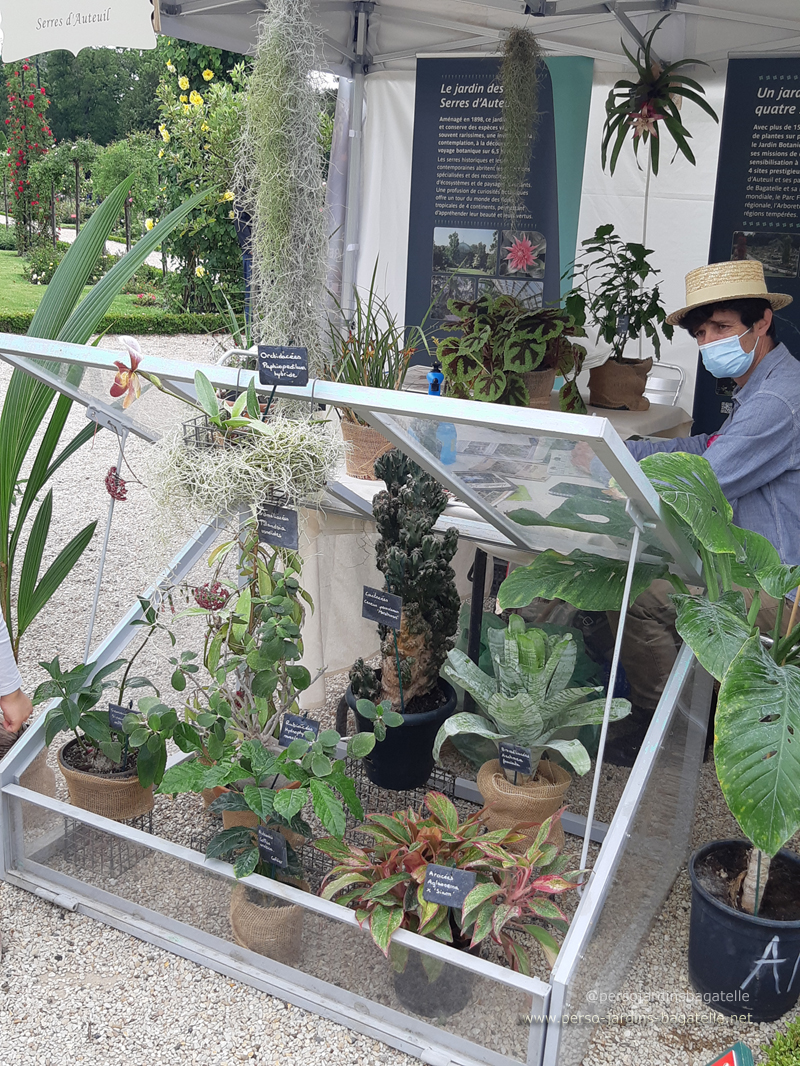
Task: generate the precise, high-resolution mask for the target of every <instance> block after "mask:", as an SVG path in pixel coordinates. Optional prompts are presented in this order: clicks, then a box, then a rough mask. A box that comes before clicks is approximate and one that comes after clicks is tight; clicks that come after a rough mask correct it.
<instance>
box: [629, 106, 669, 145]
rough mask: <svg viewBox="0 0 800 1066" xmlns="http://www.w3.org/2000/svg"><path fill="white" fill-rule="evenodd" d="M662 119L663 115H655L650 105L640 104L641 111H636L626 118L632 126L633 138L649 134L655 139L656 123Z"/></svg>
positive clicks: (656, 134)
mask: <svg viewBox="0 0 800 1066" xmlns="http://www.w3.org/2000/svg"><path fill="white" fill-rule="evenodd" d="M663 117H664V116H663V115H657V114H656V110H655V108H654V107H653V105H652V104H650V103H645V104H642V110H641V111H636V112H634V113H633V114H632V115H630V116H629V117H628V120H629V122H630V123H631V124H632V125H633V136H634V137H641V136H642V135H643V134H645V133H651V134H652V135H653V136H654V137H657V136H658V130H657V129H656V122H659V121H660V120H661V119H663Z"/></svg>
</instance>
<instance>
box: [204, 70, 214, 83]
mask: <svg viewBox="0 0 800 1066" xmlns="http://www.w3.org/2000/svg"><path fill="white" fill-rule="evenodd" d="M213 77H214V71H213V70H209V69H208V67H206V69H205V70H204V71H203V81H211V79H212V78H213Z"/></svg>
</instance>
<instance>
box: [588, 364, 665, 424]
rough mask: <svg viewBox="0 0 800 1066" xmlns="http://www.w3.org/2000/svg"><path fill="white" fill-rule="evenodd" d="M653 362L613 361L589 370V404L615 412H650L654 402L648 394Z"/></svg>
mask: <svg viewBox="0 0 800 1066" xmlns="http://www.w3.org/2000/svg"><path fill="white" fill-rule="evenodd" d="M652 369H653V360H652V359H626V360H624V362H622V363H618V362H617V361H616V360H615V359H609V360H608V361H607V362H605V363H603V365H602V366H593V367H592V369H591V370H590V371H589V404H590V406H592V407H606V408H608V409H609V410H612V411H647V410H649V408H650V401H649V400H648V399H647V397H646V396H645V395H644V390H645V389H646V388H647V375H648V374H649V373H650V371H651V370H652Z"/></svg>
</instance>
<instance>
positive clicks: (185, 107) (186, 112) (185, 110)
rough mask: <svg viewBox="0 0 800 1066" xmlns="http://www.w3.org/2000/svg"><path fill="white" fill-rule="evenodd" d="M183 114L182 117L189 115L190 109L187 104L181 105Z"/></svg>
mask: <svg viewBox="0 0 800 1066" xmlns="http://www.w3.org/2000/svg"><path fill="white" fill-rule="evenodd" d="M183 113H184V115H191V113H192V109H191V107H189V105H188V104H184V105H183Z"/></svg>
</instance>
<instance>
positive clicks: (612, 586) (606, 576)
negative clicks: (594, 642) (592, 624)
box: [497, 548, 668, 611]
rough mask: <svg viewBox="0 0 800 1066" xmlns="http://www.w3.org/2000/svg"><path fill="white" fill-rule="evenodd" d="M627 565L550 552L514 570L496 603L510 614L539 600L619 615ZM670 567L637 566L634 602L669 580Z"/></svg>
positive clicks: (582, 554) (577, 552) (576, 553)
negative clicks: (657, 583) (661, 580)
mask: <svg viewBox="0 0 800 1066" xmlns="http://www.w3.org/2000/svg"><path fill="white" fill-rule="evenodd" d="M627 567H628V564H627V562H624V561H621V560H617V559H604V558H603V557H602V556H601V555H591V554H589V553H588V552H583V551H580V550H579V549H577V548H576V549H575V551H573V552H570V554H569V555H560V554H559V553H558V552H556V551H553V550H552V549H548V550H547V551H545V552H542V553H541V555H537V556H536V558H535V559H534V560H533V562H532V563H531V564H530V565H529V566H520V567H518V568H517V569H516V570H512V572H511V573H510V574H509V576H508V577H507V578H506V579H505V581H504V582H503V584H502V585H501V586H500V590H499V592H498V594H497V602H498V603H499V604H500V606H501V607H502V608H503V610H508V609H509V608H512V609H513V608H515V607H527V605H528V604H529V603H530V602H531V601H532V600H534V599H535V598H536V597H537V596H541V597H542V598H543V599H546V600H556V599H558V600H566V602H567V603H571V604H572V605H573V607H578V608H580V609H582V610H585V611H618V610H619V609H620V607H621V606H622V594H623V592H624V589H625V573H626V570H627ZM667 573H668V570H667V567H666V566H665V565H664V566H662V565H659V564H650V563H638V564H637V566H636V569H635V571H634V575H633V584H632V587H631V602H633V601H634V600H635V599H636V597H637V596H639V595H641V593H642V592H644V591H645V590H646V589H648V588H649V587H650V585H651V584H652V583H653V581H655V580H656V578H663V577H666V576H667Z"/></svg>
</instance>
